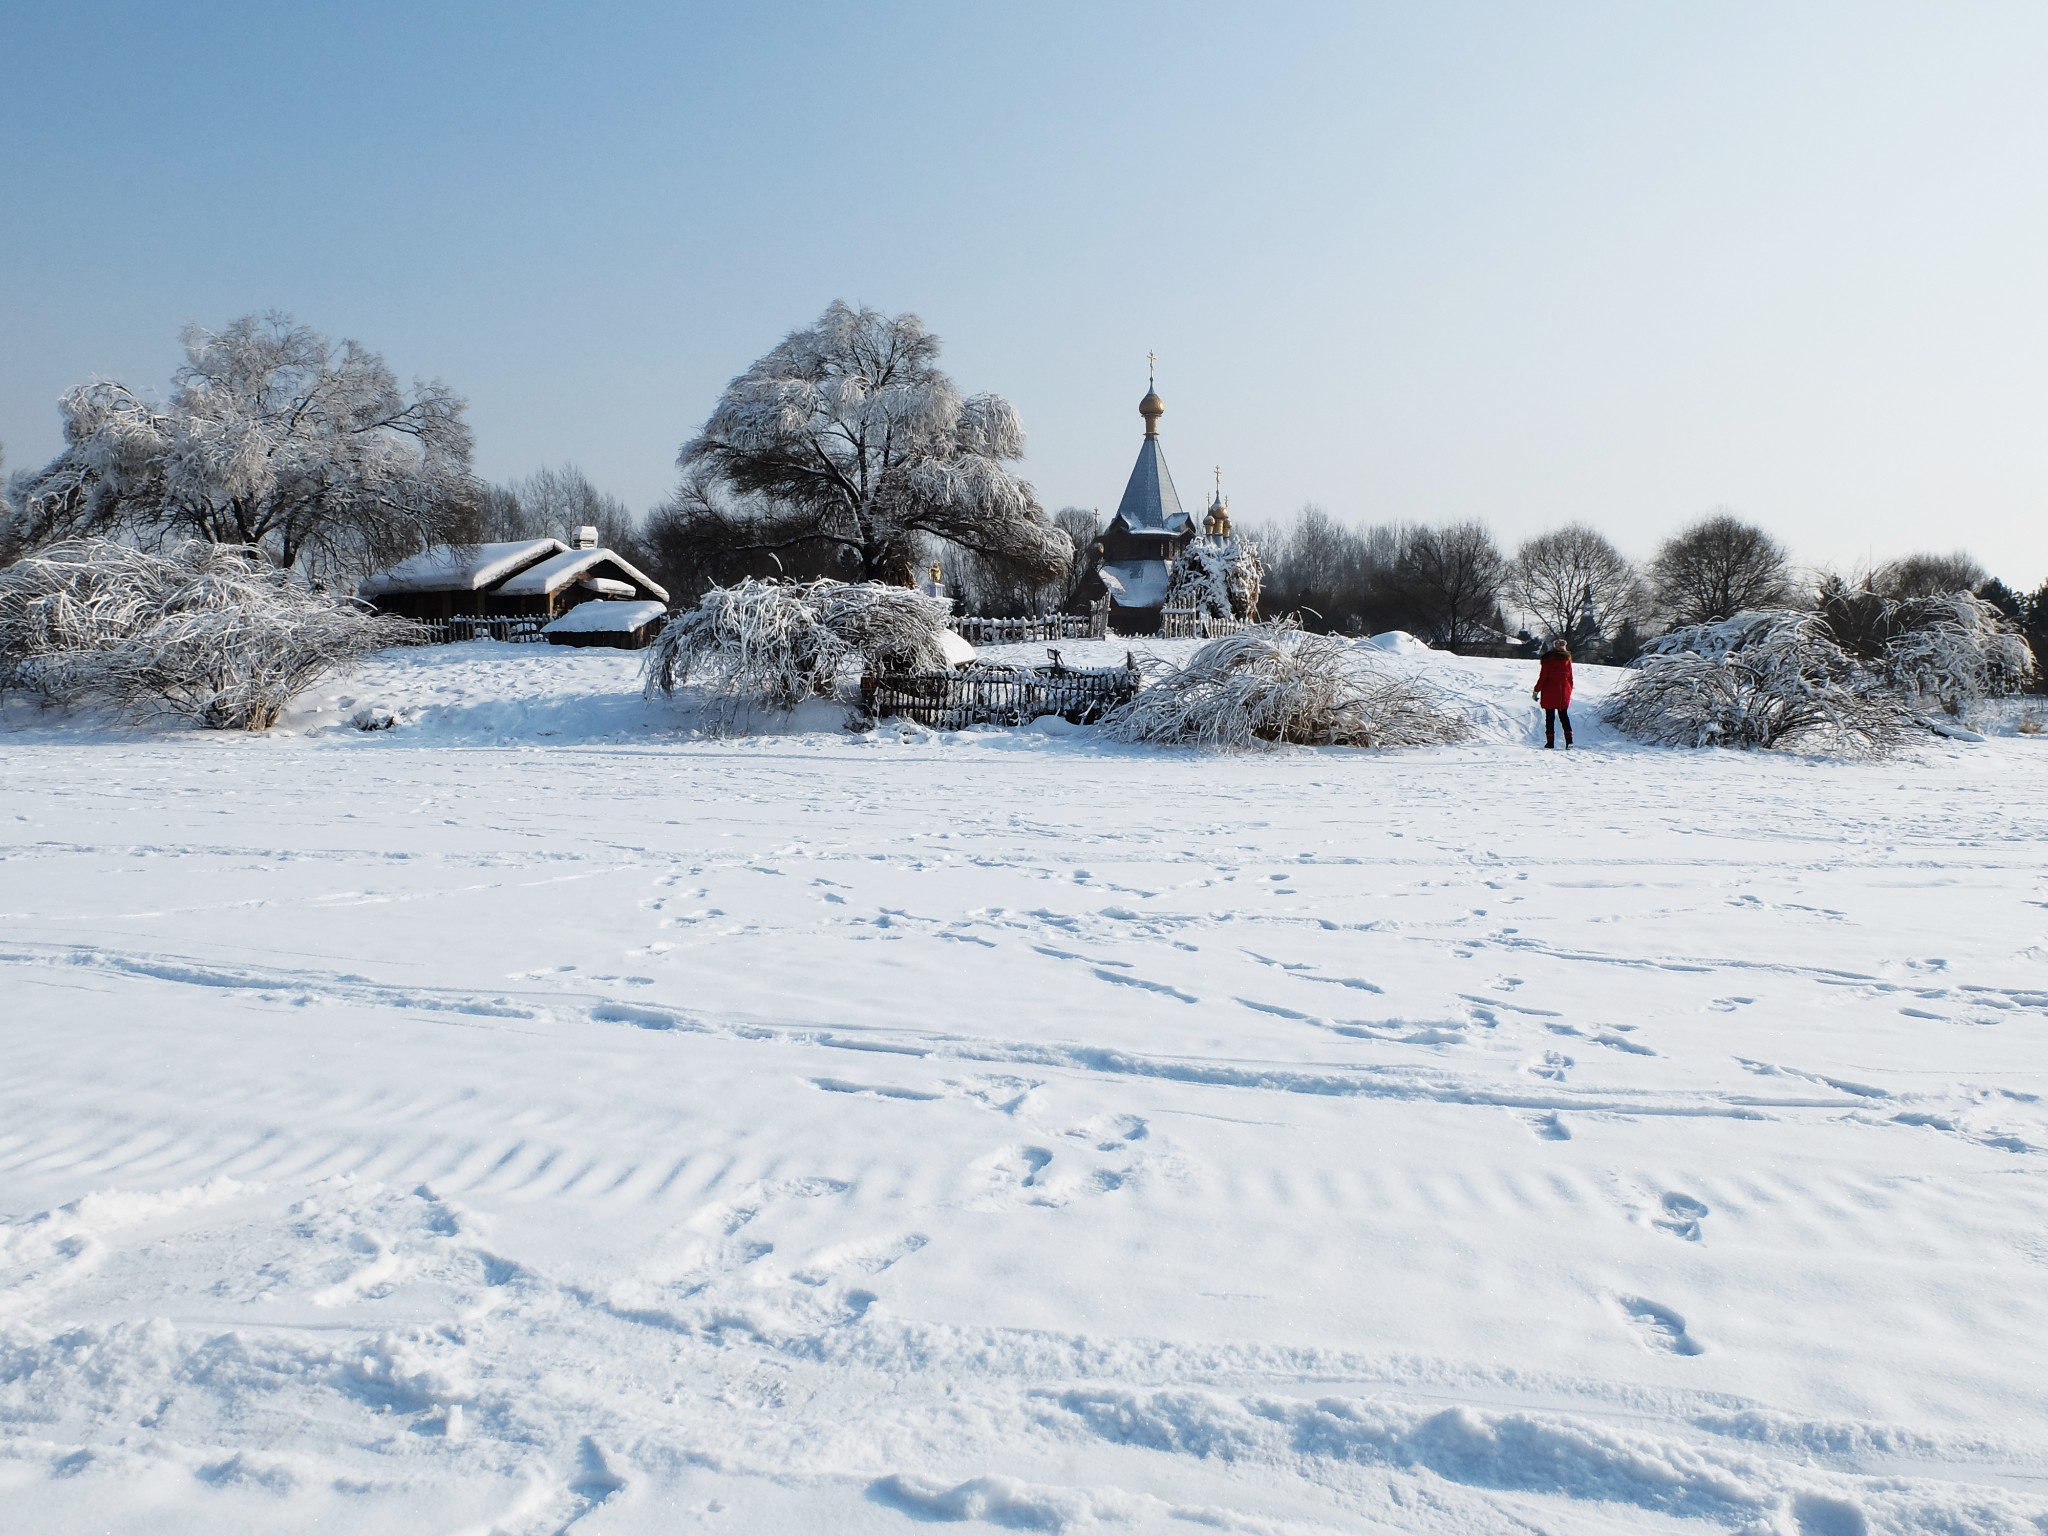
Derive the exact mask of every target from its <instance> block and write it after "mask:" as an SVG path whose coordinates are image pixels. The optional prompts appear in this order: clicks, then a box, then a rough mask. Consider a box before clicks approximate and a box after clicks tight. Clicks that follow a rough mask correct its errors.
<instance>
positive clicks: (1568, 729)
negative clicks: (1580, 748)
mask: <svg viewBox="0 0 2048 1536" xmlns="http://www.w3.org/2000/svg"><path fill="white" fill-rule="evenodd" d="M1559 721H1563V722H1564V744H1565V745H1566V746H1570V745H1571V744H1572V712H1571V711H1570V710H1568V709H1546V710H1545V711H1543V745H1545V746H1546V747H1554V746H1556V745H1557V727H1558V722H1559Z"/></svg>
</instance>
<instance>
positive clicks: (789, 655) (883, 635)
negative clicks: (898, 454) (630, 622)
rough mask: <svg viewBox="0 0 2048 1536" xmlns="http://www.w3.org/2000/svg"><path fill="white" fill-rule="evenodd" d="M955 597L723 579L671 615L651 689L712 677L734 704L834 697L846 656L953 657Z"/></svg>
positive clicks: (789, 705) (652, 664) (908, 665)
mask: <svg viewBox="0 0 2048 1536" xmlns="http://www.w3.org/2000/svg"><path fill="white" fill-rule="evenodd" d="M950 612H951V608H950V605H949V604H948V603H947V602H946V601H945V600H944V599H943V598H934V597H926V596H925V595H924V594H923V593H921V592H917V591H914V590H912V589H911V588H909V587H892V586H885V585H883V584H882V583H880V582H844V581H813V582H808V583H796V582H771V581H756V580H754V579H752V578H751V577H750V578H748V579H747V580H745V581H743V582H741V583H739V585H737V586H732V587H714V588H712V589H711V590H710V591H709V592H707V593H705V594H704V597H703V599H702V600H701V601H700V602H699V603H698V604H697V606H696V607H695V608H692V609H691V610H690V611H689V612H687V613H683V614H679V615H677V616H676V617H675V618H673V619H671V620H669V622H668V625H667V627H666V628H664V629H663V630H662V632H661V635H660V637H659V638H658V639H657V640H656V641H655V642H654V644H653V645H652V646H651V647H649V649H648V652H647V664H646V665H647V692H648V694H649V695H650V696H652V695H653V694H654V693H655V691H656V690H659V691H660V692H661V693H663V694H673V693H674V692H675V690H676V689H677V688H678V687H679V686H680V685H682V684H683V683H686V682H690V681H692V680H694V681H697V682H700V683H702V684H703V685H704V686H705V688H706V689H707V691H708V692H709V693H710V695H711V697H712V698H713V699H714V700H716V701H718V702H719V703H720V704H722V705H723V706H724V707H726V708H727V709H728V710H733V709H740V708H746V707H749V706H753V707H759V708H765V709H772V710H789V709H794V708H795V707H796V706H797V705H799V704H801V703H802V702H803V701H804V700H805V699H808V698H815V697H818V696H820V695H828V694H830V693H831V691H832V685H833V680H834V678H836V677H837V676H838V673H839V668H840V665H841V663H843V662H845V661H846V660H847V659H848V658H850V657H858V658H860V659H861V660H862V661H864V662H866V663H867V664H869V665H871V666H887V667H889V668H890V669H891V670H899V671H919V670H927V669H938V668H943V667H945V666H947V665H948V662H947V658H946V652H945V645H944V641H943V640H942V639H941V636H942V635H943V634H944V632H945V628H946V619H947V616H948V614H949V613H950Z"/></svg>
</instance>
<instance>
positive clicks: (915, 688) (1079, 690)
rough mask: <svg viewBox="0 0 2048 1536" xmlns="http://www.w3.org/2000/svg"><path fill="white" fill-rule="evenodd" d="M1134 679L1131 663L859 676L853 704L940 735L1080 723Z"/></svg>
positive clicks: (1132, 686) (1119, 699) (1114, 701)
mask: <svg viewBox="0 0 2048 1536" xmlns="http://www.w3.org/2000/svg"><path fill="white" fill-rule="evenodd" d="M1141 681H1142V679H1141V678H1140V677H1139V675H1138V667H1137V663H1136V662H1135V661H1134V660H1132V659H1131V658H1130V657H1126V658H1125V659H1124V664H1123V665H1122V666H1120V667H1063V666H1061V665H1060V664H1059V663H1058V662H1057V661H1056V662H1054V663H1053V665H1051V666H1049V667H963V668H961V669H960V670H958V671H954V672H899V673H895V674H892V675H884V676H879V677H864V678H862V679H861V680H860V701H861V706H862V708H864V709H865V710H866V711H867V713H868V714H870V715H872V716H874V717H876V718H878V719H879V718H880V717H881V716H884V715H902V716H904V717H906V718H907V719H911V720H915V721H917V722H918V723H919V724H921V725H929V726H931V727H933V728H934V729H936V730H942V731H957V730H960V729H962V728H964V727H966V726H970V725H1023V724H1024V723H1026V722H1027V721H1031V720H1036V719H1037V718H1038V717H1039V716H1040V715H1058V716H1059V717H1060V718H1061V719H1063V720H1071V721H1073V722H1074V723H1075V724H1076V725H1087V724H1090V723H1091V722H1093V721H1096V720H1099V719H1101V718H1102V716H1103V715H1104V714H1105V713H1106V712H1107V711H1109V710H1110V709H1111V708H1113V707H1114V706H1116V705H1118V704H1121V703H1123V702H1124V701H1125V700H1127V699H1129V698H1130V697H1131V696H1132V695H1133V694H1135V693H1136V692H1137V691H1138V684H1139V683H1140V682H1141Z"/></svg>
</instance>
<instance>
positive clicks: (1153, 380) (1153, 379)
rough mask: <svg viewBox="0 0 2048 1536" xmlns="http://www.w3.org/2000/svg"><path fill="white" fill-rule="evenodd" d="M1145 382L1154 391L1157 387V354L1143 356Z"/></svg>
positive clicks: (1148, 353) (1150, 353)
mask: <svg viewBox="0 0 2048 1536" xmlns="http://www.w3.org/2000/svg"><path fill="white" fill-rule="evenodd" d="M1145 382H1146V383H1147V384H1149V385H1151V386H1152V387H1153V388H1154V389H1157V388H1158V387H1159V354H1158V353H1157V352H1147V353H1146V354H1145Z"/></svg>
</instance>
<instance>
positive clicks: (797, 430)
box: [662, 302, 1070, 582]
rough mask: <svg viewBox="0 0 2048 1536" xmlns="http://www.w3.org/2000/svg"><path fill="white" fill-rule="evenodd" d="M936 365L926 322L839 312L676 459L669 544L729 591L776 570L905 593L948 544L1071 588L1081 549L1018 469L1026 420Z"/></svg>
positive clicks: (752, 377) (736, 396)
mask: <svg viewBox="0 0 2048 1536" xmlns="http://www.w3.org/2000/svg"><path fill="white" fill-rule="evenodd" d="M938 355H939V338H938V337H936V336H934V335H933V334H932V333H931V332H930V331H928V330H926V329H925V326H924V322H923V321H921V320H920V319H918V317H917V316H915V315H896V316H893V317H892V316H888V315H883V314H881V313H879V312H877V311H875V310H872V309H853V308H850V307H849V306H847V305H846V304H843V303H838V302H835V303H833V305H832V306H831V307H830V308H829V309H827V310H826V311H825V313H824V315H823V316H822V317H820V319H819V320H818V322H817V323H816V324H815V325H811V326H806V327H804V328H803V329H801V330H796V331H792V332H790V334H789V335H788V336H787V337H785V338H784V339H783V340H782V341H781V342H780V343H779V344H778V345H777V346H775V347H774V348H773V349H772V350H771V351H769V352H768V353H767V355H766V356H764V357H762V358H761V359H760V361H758V362H756V363H755V364H754V365H753V366H752V367H751V368H749V369H748V370H747V371H746V372H745V373H743V374H741V375H740V376H739V377H738V378H736V379H734V380H733V381H732V382H731V383H730V384H728V385H727V386H726V388H725V392H724V394H722V395H721V396H720V397H719V399H718V403H717V405H716V406H715V407H714V408H713V409H712V412H711V417H710V419H709V420H708V421H706V422H705V423H704V426H703V428H702V429H701V430H700V431H699V432H698V434H697V435H696V436H695V437H694V438H692V439H691V440H690V441H689V442H688V443H687V444H685V445H684V447H683V450H682V453H681V455H680V456H679V458H678V463H679V465H680V467H681V469H682V471H683V486H682V489H681V491H680V492H679V493H678V495H677V497H676V499H675V500H674V502H673V503H672V504H671V505H670V507H669V508H668V509H667V511H666V513H665V515H664V517H663V519H662V521H663V523H664V524H665V525H666V532H667V534H668V535H669V536H670V537H672V538H677V539H679V540H680V542H682V543H685V544H696V545H701V546H703V550H702V551H701V553H702V556H703V563H704V564H705V565H706V566H707V567H708V568H711V569H714V570H716V569H719V568H720V567H721V566H722V567H723V568H724V569H725V570H726V572H727V576H728V579H729V577H730V575H734V574H746V573H748V572H755V573H761V572H762V571H763V566H764V562H765V563H766V564H767V565H768V566H769V567H770V568H771V569H776V570H780V569H785V568H792V569H794V570H796V571H800V572H802V573H806V574H810V573H815V574H841V575H847V576H851V577H855V578H858V579H862V580H883V581H897V580H901V579H903V578H904V577H905V576H907V575H908V574H909V573H910V572H911V571H912V570H913V569H914V568H915V567H916V566H917V565H918V564H919V563H920V562H921V561H922V560H923V559H924V558H925V557H926V555H927V553H928V551H930V550H931V549H932V547H933V544H934V541H942V542H943V543H945V544H950V545H953V546H955V547H957V548H959V549H962V550H966V551H969V552H971V553H972V554H974V555H975V556H977V557H980V558H981V559H982V560H984V561H988V562H992V563H994V564H996V565H998V566H1001V567H1004V568H1006V569H1008V570H1010V571H1012V572H1014V573H1015V574H1016V575H1017V576H1019V577H1020V578H1024V579H1028V580H1035V581H1041V582H1044V581H1055V580H1058V579H1060V578H1061V577H1063V576H1064V575H1065V574H1066V571H1067V566H1068V559H1069V549H1070V544H1069V541H1068V539H1067V537H1066V535H1065V534H1064V533H1062V532H1061V531H1060V530H1059V529H1058V528H1057V527H1055V526H1054V524H1053V523H1052V521H1051V519H1049V518H1048V517H1047V516H1046V514H1045V510H1044V509H1043V508H1042V507H1041V506H1040V505H1039V503H1038V498H1037V496H1036V494H1034V492H1033V491H1032V488H1031V485H1030V483H1029V482H1028V481H1026V480H1024V479H1023V478H1022V477H1020V476H1019V475H1017V474H1016V473H1015V472H1014V471H1013V470H1012V469H1011V468H1010V465H1011V464H1013V463H1014V462H1015V461H1016V460H1017V459H1019V458H1021V457H1022V456H1023V453H1024V432H1023V429H1022V427H1021V426H1019V424H1018V421H1017V413H1016V411H1015V410H1014V409H1013V408H1012V407H1011V405H1010V403H1009V402H1008V401H1006V400H1004V399H1003V398H1002V397H1001V396H999V395H988V394H983V395H967V396H963V395H961V393H960V391H959V390H958V389H957V388H956V387H955V386H954V383H953V381H952V379H950V378H949V377H947V375H946V374H945V372H944V371H943V370H941V369H940V367H939V366H938ZM820 567H823V569H820Z"/></svg>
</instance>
